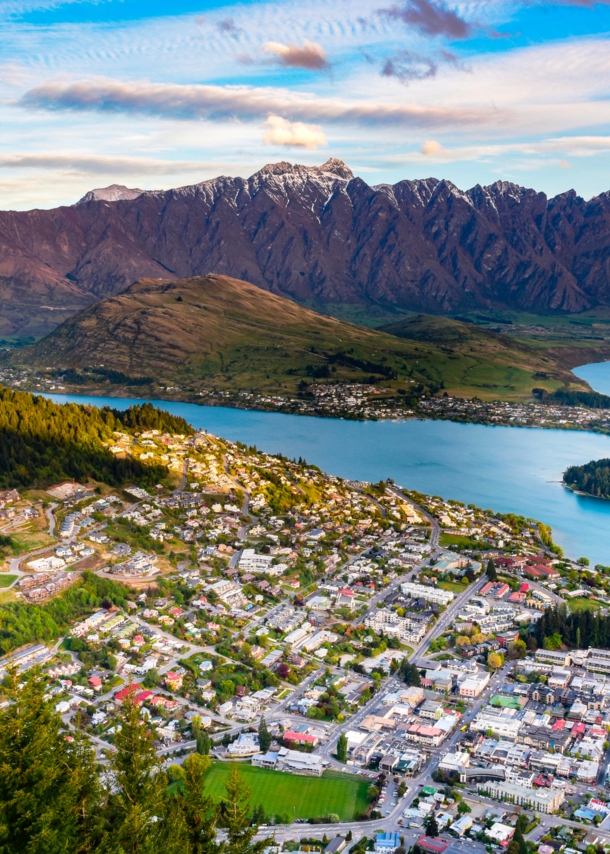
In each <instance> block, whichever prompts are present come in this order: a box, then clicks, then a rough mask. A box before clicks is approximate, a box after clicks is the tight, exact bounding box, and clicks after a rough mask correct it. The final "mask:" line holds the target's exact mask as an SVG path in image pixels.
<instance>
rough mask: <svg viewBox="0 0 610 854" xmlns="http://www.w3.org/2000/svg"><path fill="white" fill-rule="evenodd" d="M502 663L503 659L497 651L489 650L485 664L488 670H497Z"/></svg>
mask: <svg viewBox="0 0 610 854" xmlns="http://www.w3.org/2000/svg"><path fill="white" fill-rule="evenodd" d="M503 663H504V659H503V658H502V656H501V655H500V654H499V653H497V652H490V653H489V655H488V656H487V666H488V667H489V669H490V670H498V669H499V668H500V667H502V665H503Z"/></svg>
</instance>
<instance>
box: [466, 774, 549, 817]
mask: <svg viewBox="0 0 610 854" xmlns="http://www.w3.org/2000/svg"><path fill="white" fill-rule="evenodd" d="M483 785H484V788H485V791H487V792H489V796H490V797H491V798H493V799H494V800H497V801H510V803H511V804H518V805H519V806H522V807H528V808H529V809H533V810H536V812H543V813H547V814H548V813H553V812H556V811H557V810H558V809H559V807H560V806H561V805H562V803H563V802H564V799H565V793H564V791H563V789H530V788H529V787H528V786H522V785H521V784H520V783H496V782H495V781H493V780H490V781H489V782H487V783H484V784H483Z"/></svg>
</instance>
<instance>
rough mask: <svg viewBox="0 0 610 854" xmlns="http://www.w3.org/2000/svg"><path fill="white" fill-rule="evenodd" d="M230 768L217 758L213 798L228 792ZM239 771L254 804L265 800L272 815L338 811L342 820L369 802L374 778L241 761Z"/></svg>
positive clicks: (211, 774)
mask: <svg viewBox="0 0 610 854" xmlns="http://www.w3.org/2000/svg"><path fill="white" fill-rule="evenodd" d="M230 771H231V765H230V764H229V763H225V762H215V763H214V764H213V765H212V767H211V768H210V770H209V771H208V773H207V775H206V778H205V786H206V792H207V793H208V794H209V795H211V796H212V797H213V798H215V799H218V798H221V797H222V796H223V795H224V794H225V790H224V784H225V782H226V780H227V777H228V776H229V773H230ZM239 772H240V774H241V776H242V779H243V781H244V783H245V784H246V785H248V786H249V787H250V791H251V799H250V803H251V806H252V807H253V808H254V807H255V806H257V805H258V804H262V805H263V806H264V808H265V812H266V813H267V814H268V815H270V814H281V813H284V812H287V813H290V814H291V815H292V816H293V817H294V818H317V817H318V816H322V815H328V814H329V813H337V815H338V816H340V818H341V820H342V821H351V820H352V819H353V818H354V815H355V813H357V812H364V810H365V809H366V807H367V805H368V800H367V797H366V790H367V789H368V787H369V785H370V781H367V780H361V779H358V778H357V777H354V776H348V775H344V776H342V775H341V774H340V773H338V772H335V771H325V772H324V774H323V775H322V777H300V776H296V775H295V774H284V773H282V772H281V771H268V770H267V769H266V768H253V767H252V766H251V765H241V764H240V765H239Z"/></svg>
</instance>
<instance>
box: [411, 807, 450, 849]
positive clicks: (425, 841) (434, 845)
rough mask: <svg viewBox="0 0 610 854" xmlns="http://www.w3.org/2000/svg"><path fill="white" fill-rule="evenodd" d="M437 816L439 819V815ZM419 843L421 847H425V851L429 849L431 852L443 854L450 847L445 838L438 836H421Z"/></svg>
mask: <svg viewBox="0 0 610 854" xmlns="http://www.w3.org/2000/svg"><path fill="white" fill-rule="evenodd" d="M436 818H437V821H438V818H439V816H437V817H436ZM417 844H418V845H419V847H420V848H423V849H424V851H428V852H429V854H443V852H444V851H446V850H447V848H448V847H449V843H448V842H445V840H444V839H439V838H438V836H435V837H433V836H420V837H419V839H418V840H417Z"/></svg>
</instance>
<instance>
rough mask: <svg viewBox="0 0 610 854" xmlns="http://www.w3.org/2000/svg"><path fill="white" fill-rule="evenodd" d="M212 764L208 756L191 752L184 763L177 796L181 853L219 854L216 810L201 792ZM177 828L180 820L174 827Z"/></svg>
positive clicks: (213, 804)
mask: <svg viewBox="0 0 610 854" xmlns="http://www.w3.org/2000/svg"><path fill="white" fill-rule="evenodd" d="M211 765H212V763H211V760H210V758H209V757H208V756H200V755H199V754H198V753H193V754H191V756H189V757H187V759H185V761H184V765H183V768H184V780H183V784H182V786H181V787H180V790H179V791H178V793H177V795H176V799H177V803H176V806H177V808H178V810H179V811H180V816H181V819H182V827H180V828H179V832H181V833H180V835H181V836H182V838H183V840H184V848H183V851H184V852H188V854H220V852H221V851H222V843H219V842H217V841H216V818H217V815H218V807H217V806H216V804H215V803H214V801H212V799H211V798H209V797H208V796H207V795H206V794H205V792H204V785H205V776H206V774H207V772H208V771H209V770H210V767H211ZM174 826H175V827H179V821H176V822H175V824H174Z"/></svg>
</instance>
